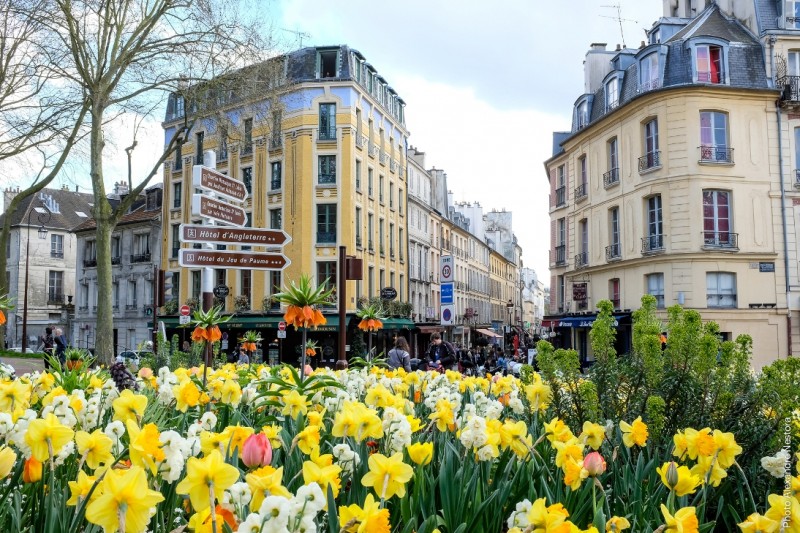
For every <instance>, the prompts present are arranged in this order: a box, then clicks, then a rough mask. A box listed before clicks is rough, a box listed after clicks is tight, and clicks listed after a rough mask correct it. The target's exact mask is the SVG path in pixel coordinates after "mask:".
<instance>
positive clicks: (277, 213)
mask: <svg viewBox="0 0 800 533" xmlns="http://www.w3.org/2000/svg"><path fill="white" fill-rule="evenodd" d="M282 227H283V212H282V210H281V209H270V210H269V229H281V228H282Z"/></svg>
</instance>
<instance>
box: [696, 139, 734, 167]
mask: <svg viewBox="0 0 800 533" xmlns="http://www.w3.org/2000/svg"><path fill="white" fill-rule="evenodd" d="M700 161H702V162H704V163H733V148H729V147H727V146H713V145H708V144H704V145H701V146H700Z"/></svg>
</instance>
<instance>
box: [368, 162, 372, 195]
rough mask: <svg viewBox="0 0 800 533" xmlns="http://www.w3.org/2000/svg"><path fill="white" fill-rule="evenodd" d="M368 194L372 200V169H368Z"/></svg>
mask: <svg viewBox="0 0 800 533" xmlns="http://www.w3.org/2000/svg"><path fill="white" fill-rule="evenodd" d="M367 194H368V195H369V197H370V198H372V169H371V168H370V169H367Z"/></svg>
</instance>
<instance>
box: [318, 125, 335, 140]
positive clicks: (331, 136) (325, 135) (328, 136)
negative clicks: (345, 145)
mask: <svg viewBox="0 0 800 533" xmlns="http://www.w3.org/2000/svg"><path fill="white" fill-rule="evenodd" d="M317 139H318V140H320V141H335V140H336V127H335V126H334V127H328V128H319V134H318V136H317Z"/></svg>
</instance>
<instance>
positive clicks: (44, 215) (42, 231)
mask: <svg viewBox="0 0 800 533" xmlns="http://www.w3.org/2000/svg"><path fill="white" fill-rule="evenodd" d="M42 209H44V212H40V211H37V208H33V209H31V210H30V211H29V212H28V236H27V243H26V245H25V297H24V300H23V304H22V353H23V354H25V353H27V351H28V272H29V270H30V269H29V266H30V257H31V215H33V213H34V212H36V218H37V219H38V220H39V231H38V232H37V233H38V234H39V238H40V239H45V238H47V228H46V227H44V225H45V224H47V223H48V222H50V216H51V213H50V210H49V209H47V207H44V206H42Z"/></svg>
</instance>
